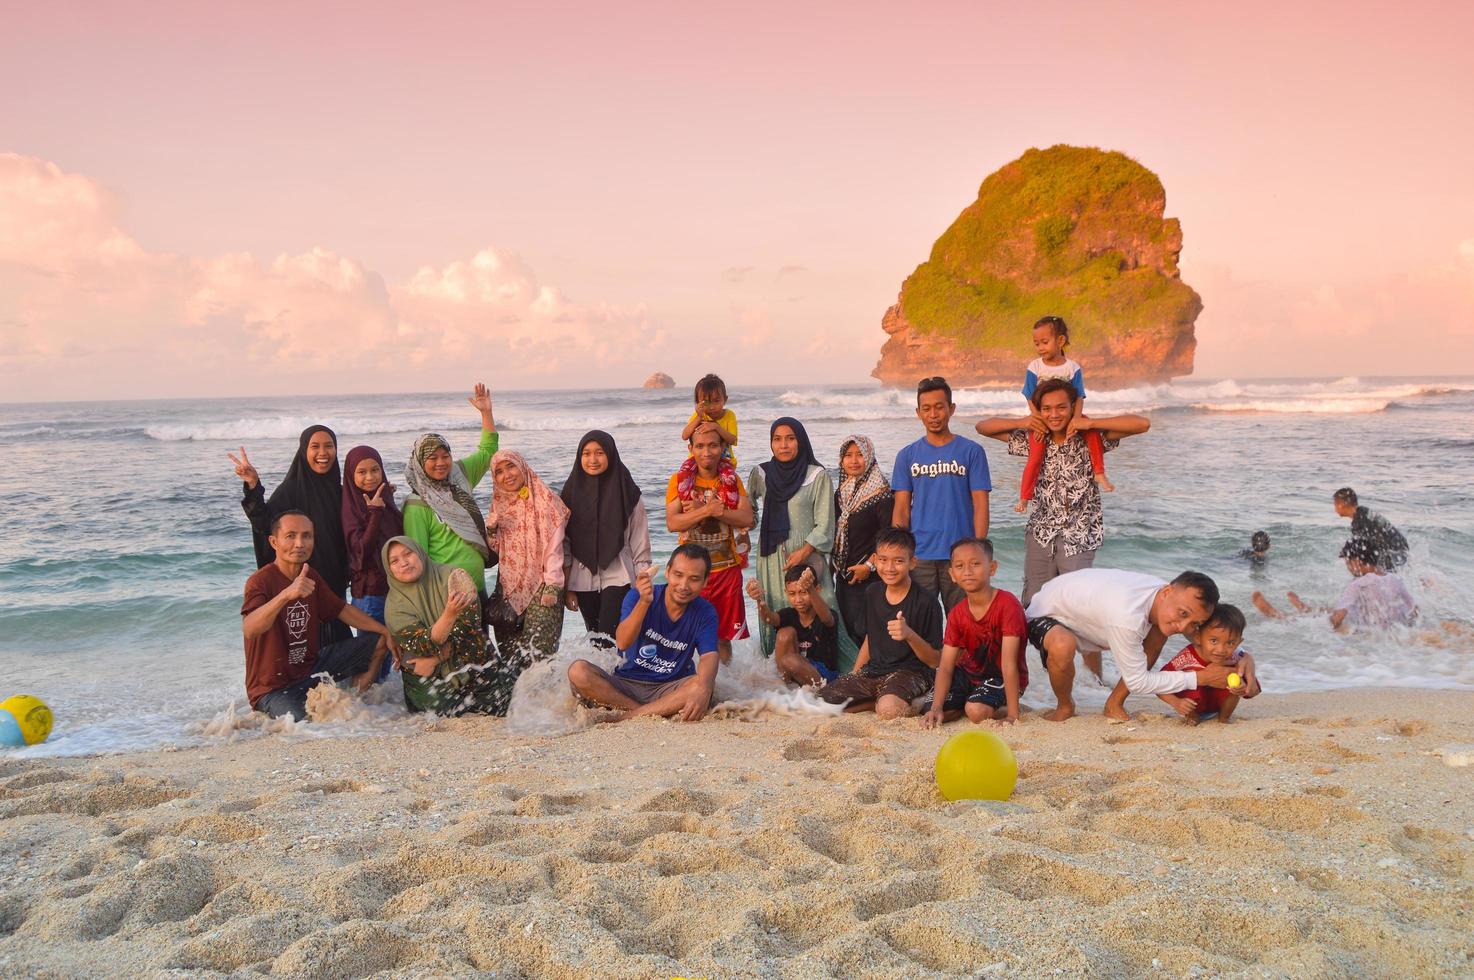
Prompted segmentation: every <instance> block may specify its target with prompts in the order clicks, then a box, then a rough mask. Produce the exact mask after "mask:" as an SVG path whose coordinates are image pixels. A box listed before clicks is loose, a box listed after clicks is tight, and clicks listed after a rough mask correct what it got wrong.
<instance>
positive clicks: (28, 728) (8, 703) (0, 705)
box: [0, 694, 51, 745]
mask: <svg viewBox="0 0 1474 980" xmlns="http://www.w3.org/2000/svg"><path fill="white" fill-rule="evenodd" d="M0 712H4V714H5V715H8V716H9V717H8V718H0V742H4V743H6V744H14V745H21V744H25V745H36V744H37V743H39V742H44V741H46V736H48V735H50V734H51V709H50V708H48V707H46V702H45V701H42V700H41V699H40V698H38V697H36V696H34V695H31V694H16V695H13V696H11V697H8V698H6V699H5V700H4V701H0ZM11 722H13V723H14V724H13V725H12V724H11ZM5 735H10V736H11V737H10V738H6V737H4V736H5ZM15 735H19V736H20V738H19V739H18V740H16V739H15V738H14V736H15Z"/></svg>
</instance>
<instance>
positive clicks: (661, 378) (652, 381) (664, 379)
mask: <svg viewBox="0 0 1474 980" xmlns="http://www.w3.org/2000/svg"><path fill="white" fill-rule="evenodd" d="M675 386H676V381H675V379H674V378H672V377H671V376H670V375H668V374H666V373H665V372H664V371H656V372H655V373H654V374H652V375H650V377H648V378H646V379H645V387H646V388H674V387H675Z"/></svg>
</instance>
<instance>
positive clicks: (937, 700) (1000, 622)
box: [921, 538, 1029, 728]
mask: <svg viewBox="0 0 1474 980" xmlns="http://www.w3.org/2000/svg"><path fill="white" fill-rule="evenodd" d="M997 572H998V563H997V562H996V561H994V560H993V542H991V541H989V540H988V539H987V538H963V539H962V540H961V541H958V542H956V543H955V544H953V545H952V567H951V569H950V574H951V576H952V581H954V582H956V583H957V584H958V585H959V586H961V587H962V591H963V592H965V593H966V594H967V598H966V599H964V600H963V601H962V602H959V603H957V605H955V606H953V607H952V611H951V612H950V613H948V614H947V628H946V632H945V633H944V635H943V637H942V659H941V663H940V664H939V665H938V666H937V683H936V687H935V688H934V689H933V691H932V693H931V694H928V695H927V696H926V700H925V701H923V702H922V709H923V710H924V711H925V712H926V714H925V715H924V716H923V717H922V719H921V723H922V725H923V727H926V728H935V727H936V726H937V725H939V724H941V723H942V722H944V721H952V720H954V719H956V718H959V717H961V716H962V715H963V714H964V713H966V715H967V718H968V720H969V721H971V722H973V723H974V724H977V723H978V722H983V721H987V720H989V719H993V718H1001V719H1002V720H1003V721H1006V722H1008V723H1009V724H1013V723H1015V722H1017V721H1018V717H1019V696H1020V695H1022V694H1023V693H1024V688H1026V687H1028V686H1029V669H1028V667H1027V666H1026V665H1025V663H1024V656H1023V650H1024V638H1025V637H1026V636H1027V635H1028V625H1027V622H1026V621H1025V618H1024V607H1023V606H1021V605H1020V604H1019V601H1018V599H1017V598H1016V597H1015V596H1014V594H1013V593H1012V592H1006V591H1004V590H1003V589H996V588H994V587H993V576H994V575H996V574H997Z"/></svg>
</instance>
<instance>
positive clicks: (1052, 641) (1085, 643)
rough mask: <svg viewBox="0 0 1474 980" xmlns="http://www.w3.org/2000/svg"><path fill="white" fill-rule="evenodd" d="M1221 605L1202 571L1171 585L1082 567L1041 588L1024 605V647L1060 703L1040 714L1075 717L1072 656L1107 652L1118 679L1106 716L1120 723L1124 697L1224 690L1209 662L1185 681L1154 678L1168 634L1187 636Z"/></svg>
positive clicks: (1219, 670)
mask: <svg viewBox="0 0 1474 980" xmlns="http://www.w3.org/2000/svg"><path fill="white" fill-rule="evenodd" d="M1217 605H1218V586H1217V585H1216V584H1214V582H1213V580H1212V579H1211V578H1209V577H1208V576H1206V575H1203V574H1202V573H1200V572H1183V573H1182V574H1181V575H1179V576H1177V577H1176V578H1175V579H1173V580H1172V581H1171V582H1166V581H1163V580H1162V579H1159V578H1157V577H1156V576H1155V575H1142V574H1140V573H1137V572H1123V571H1119V570H1117V569H1113V568H1085V569H1081V570H1080V571H1077V572H1069V573H1067V574H1065V575H1061V576H1059V577H1058V578H1055V579H1051V580H1050V581H1048V582H1046V583H1044V586H1043V587H1042V588H1040V590H1039V591H1038V593H1036V594H1035V596H1034V598H1033V601H1031V602H1030V603H1029V608H1028V610H1027V615H1028V618H1029V642H1030V643H1032V644H1033V645H1034V649H1036V650H1038V651H1039V658H1040V659H1041V660H1042V661H1043V662H1044V668H1045V669H1046V670H1048V671H1049V683H1050V686H1051V687H1053V688H1054V697H1055V700H1056V701H1057V702H1058V704H1057V705H1056V707H1055V709H1054V710H1053V711H1051V712H1049V713H1048V714H1046V715H1045V716H1044V717H1045V718H1048V719H1049V720H1050V721H1064V720H1065V719H1066V718H1069V717H1071V716H1073V715H1074V713H1075V699H1074V686H1075V654H1076V653H1079V652H1081V651H1085V650H1089V651H1095V650H1109V651H1110V652H1111V657H1112V659H1114V660H1115V662H1116V669H1117V670H1118V671H1119V672H1120V675H1121V682H1120V683H1119V684H1117V685H1116V689H1115V690H1114V691H1112V692H1111V696H1110V698H1109V699H1108V700H1107V701H1106V706H1105V714H1106V717H1108V718H1115V719H1118V720H1121V721H1124V720H1126V718H1128V717H1129V716H1128V715H1127V714H1126V708H1125V703H1126V695H1127V694H1176V693H1177V692H1179V691H1191V690H1195V689H1197V688H1199V687H1225V688H1226V687H1227V686H1228V675H1229V673H1230V672H1231V671H1230V669H1229V668H1228V667H1224V666H1221V665H1220V666H1214V665H1209V666H1208V667H1205V668H1203V669H1202V670H1200V671H1195V672H1194V671H1188V672H1186V673H1188V674H1189V675H1190V676H1185V677H1184V676H1178V675H1179V674H1180V673H1182V672H1179V671H1173V672H1170V673H1164V674H1154V673H1152V672H1151V669H1152V667H1154V666H1155V665H1156V662H1157V657H1158V656H1159V655H1160V654H1161V652H1162V645H1163V644H1164V643H1166V642H1167V637H1169V636H1171V635H1173V634H1174V633H1191V632H1192V631H1193V630H1195V629H1197V628H1198V627H1199V626H1201V625H1202V624H1203V622H1204V621H1206V620H1207V618H1208V617H1209V616H1210V615H1212V613H1213V608H1214V607H1215V606H1217Z"/></svg>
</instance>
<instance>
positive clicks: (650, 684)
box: [574, 664, 717, 710]
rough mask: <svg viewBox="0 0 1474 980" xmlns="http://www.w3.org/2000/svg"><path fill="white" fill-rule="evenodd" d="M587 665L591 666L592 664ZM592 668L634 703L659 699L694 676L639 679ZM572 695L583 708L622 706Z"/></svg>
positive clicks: (644, 702)
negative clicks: (671, 678) (655, 679)
mask: <svg viewBox="0 0 1474 980" xmlns="http://www.w3.org/2000/svg"><path fill="white" fill-rule="evenodd" d="M589 666H590V667H593V664H590V665H589ZM594 669H595V670H598V671H599V673H601V674H603V675H604V679H605V680H606V681H608V682H609V685H610V686H611V687H613V688H614V689H615V690H616V691H618V692H619V693H620V694H623V695H624V696H625V697H627V698H629V699H630V700H631V701H633V702H635V703H636V704H649V703H650V702H651V701H659V700H660V699H661V698H663V697H665V696H666V695H667V694H669V693H671V692H672V691H674V690H675V689H676V688H678V687H680V686H681V685H682V684H684V683H686V682H687V681H688V680H690V679H691V678H692V677H695V676H696V675H695V674H687V675H686V676H685V677H682V678H679V679H677V680H673V681H639V680H634V679H632V678H629V677H620V676H619V675H618V674H611V673H609V672H608V671H606V670H601V669H600V668H598V667H594ZM574 696H575V697H577V698H578V701H579V703H580V704H582V705H583V706H584V707H585V708H613V709H616V710H618V709H620V708H622V707H624V706H623V705H616V704H601V703H600V702H598V701H595V700H593V699H592V698H586V697H584V696H583V695H581V694H578V692H576V691H575V692H574ZM711 703H712V704H713V705H714V704H716V703H717V696H716V691H712V694H711Z"/></svg>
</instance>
